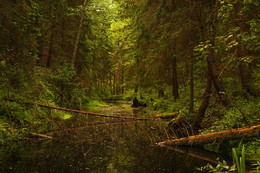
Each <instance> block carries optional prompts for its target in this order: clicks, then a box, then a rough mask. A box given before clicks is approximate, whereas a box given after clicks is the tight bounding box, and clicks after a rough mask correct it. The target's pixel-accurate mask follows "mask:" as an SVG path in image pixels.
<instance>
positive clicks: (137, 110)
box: [0, 0, 260, 173]
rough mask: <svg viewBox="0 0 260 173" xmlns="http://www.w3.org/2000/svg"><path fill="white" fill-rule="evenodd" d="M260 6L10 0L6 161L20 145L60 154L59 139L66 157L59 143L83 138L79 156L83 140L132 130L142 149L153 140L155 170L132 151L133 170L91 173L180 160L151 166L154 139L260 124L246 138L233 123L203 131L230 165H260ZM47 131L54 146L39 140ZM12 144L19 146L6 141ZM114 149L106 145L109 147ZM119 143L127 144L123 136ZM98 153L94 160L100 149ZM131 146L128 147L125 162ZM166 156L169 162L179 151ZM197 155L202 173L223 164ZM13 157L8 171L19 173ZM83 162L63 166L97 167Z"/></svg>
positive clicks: (4, 46)
mask: <svg viewBox="0 0 260 173" xmlns="http://www.w3.org/2000/svg"><path fill="white" fill-rule="evenodd" d="M259 4H260V2H259V1H258V0H211V1H209V0H44V1H42V0H0V146H1V148H2V149H1V153H0V158H6V159H3V160H4V161H0V165H2V164H7V163H11V162H10V160H9V159H10V158H9V157H11V156H10V155H9V156H8V153H9V151H11V150H12V149H14V148H15V149H17V148H19V149H21V148H22V150H23V152H24V153H26V152H28V153H31V151H28V150H31V149H32V148H35V150H38V149H39V151H40V149H42V150H44V151H46V152H47V153H48V151H47V150H48V148H49V147H48V146H49V145H51V146H53V151H49V152H50V153H51V154H50V155H52V154H53V157H54V156H55V157H56V156H57V155H58V151H59V145H60V144H57V143H58V142H57V141H59V140H64V141H66V142H65V143H66V146H70V145H71V143H70V142H69V141H74V142H76V143H75V145H74V146H73V147H72V149H71V151H68V153H73V151H79V149H78V148H77V147H79V148H80V147H82V148H84V147H85V149H86V150H88V147H89V146H92V143H91V142H89V141H92V142H93V141H97V140H98V141H103V142H104V141H107V140H108V139H109V142H111V144H109V146H110V145H112V144H115V143H117V144H118V142H119V143H120V139H121V138H129V141H130V142H132V143H133V145H136V150H137V148H138V147H140V146H142V145H141V143H142V142H143V143H144V144H143V147H144V148H145V147H146V149H147V150H149V151H150V152H151V153H153V154H154V155H152V154H149V153H148V152H147V153H144V152H140V151H136V150H135V151H134V152H133V153H135V154H136V155H134V156H132V158H138V156H137V155H138V154H137V153H139V152H140V153H143V158H140V160H139V161H138V163H140V162H143V163H145V164H146V165H145V164H144V165H145V166H144V165H142V168H140V167H141V166H140V167H137V166H136V167H133V165H134V164H133V165H130V163H137V161H136V162H133V160H134V159H132V160H129V158H127V159H125V160H124V161H122V162H123V163H125V165H124V166H125V167H117V166H118V165H121V164H122V163H121V162H118V163H117V164H115V160H113V162H112V161H108V160H106V163H103V162H102V163H100V164H101V165H102V166H100V165H99V166H98V165H96V167H94V166H93V167H88V171H90V172H92V171H93V172H113V171H114V172H115V171H119V172H122V171H126V172H144V171H146V172H164V171H165V172H167V171H170V172H174V168H173V167H171V166H170V165H171V164H170V163H168V162H167V163H166V162H162V164H161V165H160V166H159V167H155V168H154V169H148V168H149V166H148V165H149V164H148V161H147V160H145V158H146V157H147V158H156V157H157V155H159V153H160V154H162V151H161V150H163V149H160V147H158V146H157V147H158V148H156V147H154V146H153V147H154V148H153V147H151V148H149V147H148V146H149V145H151V144H152V145H155V144H156V143H159V142H162V141H166V140H171V139H179V138H183V137H188V136H194V135H199V134H205V136H206V137H207V135H206V134H208V133H212V132H221V131H227V130H231V129H240V128H250V127H257V128H256V130H254V131H253V132H252V131H250V132H248V133H246V134H244V133H242V135H241V134H240V132H239V134H240V135H238V136H237V137H235V136H233V138H236V139H230V136H228V135H229V131H227V133H228V134H227V136H225V135H224V136H223V137H222V138H221V139H220V138H218V137H217V138H218V140H212V141H211V140H210V139H208V138H205V140H203V139H204V137H203V139H202V141H200V142H199V145H200V147H203V148H204V149H207V150H210V151H211V152H215V153H218V154H223V155H226V156H227V157H230V158H233V160H235V161H234V162H233V163H226V164H228V165H230V167H229V168H226V167H225V163H224V162H222V160H221V163H218V162H216V163H215V166H216V165H220V166H219V167H221V170H220V168H218V169H219V170H217V171H218V172H221V171H223V172H224V170H225V169H226V171H227V170H229V171H230V172H231V171H237V172H239V171H240V170H242V169H243V170H250V171H251V172H258V171H260V143H259V142H260V140H259V124H260V68H259V67H260V59H259V54H260V44H259V43H260V34H259V32H260V24H259V21H260V19H259V16H260V14H259V11H260V8H259ZM129 121H130V124H129ZM132 121H133V122H134V123H131V122H132ZM139 121H141V122H139ZM118 123H119V124H120V123H121V125H120V126H118ZM139 123H140V124H139ZM122 124H123V125H122ZM103 125H105V126H103ZM82 128H83V129H85V128H87V129H91V130H89V131H87V132H86V131H82ZM111 128H112V130H111ZM79 129H81V130H79ZM95 129H96V130H95ZM103 132H104V133H105V134H104V133H103ZM124 133H129V134H131V137H125V136H124V135H123V134H124ZM84 135H85V136H84ZM75 136H77V137H75ZM83 136H84V137H83ZM86 136H89V137H90V138H89V139H87V140H86V138H85V137H86ZM224 137H227V139H225V138H224ZM32 138H33V139H35V138H36V140H37V141H35V143H34V144H32V146H31V147H32V148H30V145H29V144H28V143H27V142H25V143H26V144H24V143H23V144H20V142H21V141H23V142H24V141H27V140H32ZM42 138H44V139H45V138H47V139H46V140H47V141H49V142H50V141H52V140H53V142H50V143H48V144H42V143H41V144H39V143H40V142H39V141H38V139H42ZM130 138H131V140H130ZM217 138H216V139H217ZM231 138H232V136H231ZM211 139H212V138H211ZM214 139H215V138H214ZM224 139H225V140H224ZM124 140H126V139H124ZM82 141H83V142H82ZM122 141H123V139H122ZM214 141H215V142H214ZM45 142H46V141H45ZM84 142H86V145H84ZM194 142H195V141H194ZM18 143H19V147H18ZM79 143H80V145H82V146H78V144H79ZM171 143H172V142H171ZM7 144H8V145H9V144H10V145H11V144H12V145H11V146H15V147H12V149H10V148H6V146H7ZM94 144H95V145H98V142H97V143H95V142H93V145H94ZM124 144H126V143H124ZM192 144H193V145H194V144H195V143H193V141H192ZM21 145H23V147H21ZM64 145H65V144H64ZM83 145H84V147H83ZM102 145H103V144H102V142H101V144H100V146H102ZM173 145H174V144H173ZM181 145H182V144H181ZM184 145H190V143H188V144H187V143H185V144H184ZM4 146H5V147H4ZM92 147H93V146H92ZM127 147H128V148H131V146H127ZM36 148H37V149H36ZM54 148H56V150H55V149H54ZM90 148H91V147H90ZM94 148H95V147H94ZM108 148H109V147H107V148H106V149H105V148H103V149H102V150H100V149H99V150H98V151H99V152H100V153H99V154H101V153H102V154H105V153H106V151H108V150H109V149H108ZM118 148H120V151H122V150H123V148H124V147H123V146H121V145H119V144H118ZM232 148H233V152H232ZM110 149H111V148H110ZM139 149H140V148H139ZM168 149H169V148H168ZM89 150H90V149H89ZM103 150H104V151H103ZM140 150H141V149H140ZM159 150H160V151H159ZM169 150H170V149H169ZM171 150H172V151H174V152H182V153H187V150H186V149H185V150H183V149H182V150H181V149H179V148H178V149H176V148H175V149H171ZM19 151H20V150H19ZM66 151H67V150H66ZM109 151H111V150H109ZM116 151H117V150H116ZM163 151H164V150H163ZM128 152H129V153H132V150H131V151H130V149H129V151H128ZM236 152H237V153H236ZM24 153H23V154H21V153H19V155H20V156H21V155H24ZM90 153H91V154H92V155H93V156H91V158H94V157H95V156H94V155H95V154H94V153H95V152H90ZM96 153H97V152H96ZM111 153H112V152H111ZM126 153H127V152H126V151H125V153H123V152H122V153H119V154H120V158H121V159H122V157H123V156H125V155H127V154H126ZM129 153H128V154H129ZM191 153H192V152H191ZM243 153H244V154H243ZM56 154H57V155H56ZM78 154H79V153H78ZM211 154H212V153H211ZM211 154H208V155H211ZM166 155H167V160H168V161H170V160H171V159H173V157H175V155H174V156H171V154H170V153H168V154H166ZM212 155H213V154H212ZM236 156H237V157H241V160H242V161H243V160H245V161H244V162H245V164H246V167H247V168H243V166H241V165H243V163H244V162H243V163H241V162H239V158H238V160H237V161H236V159H235V158H236ZM21 157H22V156H21ZM118 157H119V156H118ZM158 157H159V156H158ZM176 157H177V156H176ZM205 157H206V156H204V157H203V158H205ZM207 157H208V156H207ZM8 158H9V159H8ZM22 158H23V157H22ZM33 158H34V159H35V160H37V159H40V160H41V159H43V158H38V156H37V159H36V158H35V156H33ZM80 158H81V157H80ZM82 158H83V156H82ZM74 159H76V158H74ZM142 159H144V160H142ZM174 159H175V158H174ZM11 160H12V159H11ZM64 160H65V159H64ZM119 160H120V159H119ZM181 160H182V159H180V160H177V161H176V163H177V162H180V163H181ZM188 160H189V159H188ZM202 160H203V159H202ZM206 160H207V159H206ZM208 160H209V159H208ZM211 160H212V159H211ZM227 160H228V159H227ZM27 161H28V160H27ZM70 161H71V160H70ZM157 161H158V160H157ZM157 161H154V162H157ZM204 161H205V159H204ZM71 162H73V161H71ZM93 162H94V161H93ZM146 162H147V163H146ZM191 162H192V164H193V166H190V167H189V169H191V170H190V171H191V172H193V171H194V169H195V168H196V167H200V169H201V171H205V170H213V169H214V168H210V166H205V167H201V166H203V165H206V164H205V163H203V164H201V163H199V164H198V163H193V161H191ZM238 162H239V163H238ZM12 163H13V162H12ZM54 163H56V162H55V161H54ZM91 163H92V162H90V160H89V161H88V162H86V163H85V164H87V165H89V164H90V165H91ZM112 163H113V164H112ZM126 163H129V164H126ZM15 164H17V163H14V164H10V165H15ZM46 164H47V163H46ZM70 164H71V165H73V166H75V167H77V166H76V164H74V163H68V164H67V165H70ZM150 164H151V163H150ZM212 164H213V167H214V163H212ZM10 165H9V167H7V166H6V167H3V168H0V171H4V172H7V170H9V168H10ZM57 165H58V163H57ZM104 165H105V166H104ZM176 165H177V164H176ZM176 165H175V168H176V167H178V166H176ZM232 165H235V166H234V167H232ZM45 166H46V165H45ZM60 166H61V167H63V168H64V165H63V166H62V165H60ZM84 166H86V165H84ZM103 166H104V169H103ZM121 166H122V165H121ZM39 167H40V166H39V165H38V166H36V169H38V168H39ZM100 167H102V169H101V168H100ZM164 167H165V170H164ZM80 168H81V167H80V166H79V167H77V169H76V168H74V170H71V168H69V167H68V168H66V169H65V168H64V169H62V172H77V171H78V172H83V170H85V168H84V169H83V167H82V169H83V170H81V169H80ZM146 168H147V169H146ZM166 168H167V169H166ZM187 168H188V166H187ZM222 168H223V169H222ZM12 169H15V170H16V169H17V170H18V167H17V168H14V167H12ZM51 169H52V170H56V171H57V170H59V169H60V168H59V165H58V166H57V167H52V168H50V170H51ZM198 169H199V168H198ZM216 169H217V168H216ZM233 169H234V170H233ZM17 170H16V171H17ZM50 170H48V169H47V168H45V169H44V170H40V169H38V170H32V169H31V168H30V166H29V165H27V166H26V167H24V169H23V171H25V172H30V171H32V172H33V171H39V172H44V171H45V172H46V171H47V172H48V171H50ZM176 170H177V168H176ZM9 171H10V170H9ZM182 171H183V172H185V166H184V167H183V168H180V169H179V172H182ZM197 171H198V170H197ZM17 172H19V171H17ZM21 172H22V171H21ZM54 172H55V171H54ZM176 172H177V171H176ZM239 173H240V172H239ZM241 173H242V172H241Z"/></svg>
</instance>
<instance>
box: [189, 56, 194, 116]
mask: <svg viewBox="0 0 260 173" xmlns="http://www.w3.org/2000/svg"><path fill="white" fill-rule="evenodd" d="M193 68H194V57H193V52H192V53H191V56H190V104H189V113H193V112H194V74H193V70H194V69H193Z"/></svg>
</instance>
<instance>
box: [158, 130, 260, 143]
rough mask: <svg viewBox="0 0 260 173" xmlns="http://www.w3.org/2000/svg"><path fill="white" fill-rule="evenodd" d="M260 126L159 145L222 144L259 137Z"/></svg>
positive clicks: (202, 135) (186, 138)
mask: <svg viewBox="0 0 260 173" xmlns="http://www.w3.org/2000/svg"><path fill="white" fill-rule="evenodd" d="M259 136H260V125H255V126H251V127H245V128H238V129H232V130H225V131H220V132H215V133H207V134H201V135H196V136H189V137H184V138H179V139H174V140H169V141H164V142H160V143H158V145H183V146H185V145H187V146H192V145H204V144H209V143H215V142H221V141H224V140H232V139H242V138H248V137H259Z"/></svg>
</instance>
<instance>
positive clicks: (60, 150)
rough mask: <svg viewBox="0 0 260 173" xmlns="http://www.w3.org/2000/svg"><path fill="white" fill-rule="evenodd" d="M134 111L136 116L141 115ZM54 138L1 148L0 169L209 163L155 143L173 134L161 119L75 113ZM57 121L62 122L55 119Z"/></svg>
mask: <svg viewBox="0 0 260 173" xmlns="http://www.w3.org/2000/svg"><path fill="white" fill-rule="evenodd" d="M139 113H140V112H139V110H137V109H136V110H135V109H133V115H134V116H136V117H138V116H140V114H139ZM75 117H76V118H73V119H71V120H69V121H67V122H66V123H65V124H64V123H61V124H59V125H58V127H59V129H56V130H53V131H49V134H52V135H53V136H54V137H55V140H42V141H36V140H34V141H24V142H23V143H19V144H14V145H12V146H6V147H4V148H2V149H1V151H4V152H1V153H3V154H2V155H1V158H4V159H3V161H2V162H1V164H3V167H2V168H0V170H1V172H8V171H9V172H10V168H12V171H14V172H59V173H60V172H134V173H138V172H142V173H143V172H185V173H188V172H189V170H191V171H190V172H193V168H194V167H199V166H201V165H205V164H206V163H205V162H203V163H200V162H201V161H200V160H198V159H194V158H192V157H187V155H185V154H179V153H177V152H175V151H173V150H169V149H167V148H160V147H155V146H152V145H154V144H155V143H156V142H159V141H162V140H166V139H168V138H169V135H168V134H167V131H166V130H165V128H163V127H164V125H165V124H164V122H163V121H162V122H161V121H159V122H157V121H147V122H146V121H145V122H143V121H132V120H129V121H125V120H124V121H122V120H112V119H109V118H100V117H88V118H87V119H86V117H85V116H80V115H75ZM57 123H59V122H57Z"/></svg>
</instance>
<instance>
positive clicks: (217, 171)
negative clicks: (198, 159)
mask: <svg viewBox="0 0 260 173" xmlns="http://www.w3.org/2000/svg"><path fill="white" fill-rule="evenodd" d="M197 170H198V171H202V172H203V171H208V172H214V173H229V172H234V171H235V170H236V165H233V166H229V165H228V164H227V162H226V161H225V160H223V162H221V161H219V160H218V164H217V166H216V167H214V166H212V165H211V164H209V163H208V164H207V165H206V166H203V167H201V168H197Z"/></svg>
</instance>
